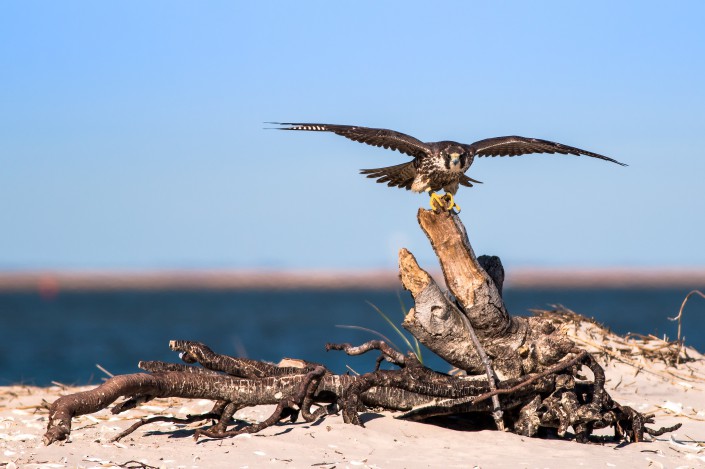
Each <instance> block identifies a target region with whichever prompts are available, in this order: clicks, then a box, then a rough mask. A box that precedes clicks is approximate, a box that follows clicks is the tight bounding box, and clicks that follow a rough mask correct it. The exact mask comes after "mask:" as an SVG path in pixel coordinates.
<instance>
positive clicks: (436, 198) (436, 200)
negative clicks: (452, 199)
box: [428, 190, 446, 210]
mask: <svg viewBox="0 0 705 469" xmlns="http://www.w3.org/2000/svg"><path fill="white" fill-rule="evenodd" d="M428 195H430V196H431V201H430V204H431V208H432V209H433V210H439V209H440V210H446V202H445V199H444V198H443V197H441V196H440V195H438V194H436V193H435V192H433V191H431V190H429V191H428Z"/></svg>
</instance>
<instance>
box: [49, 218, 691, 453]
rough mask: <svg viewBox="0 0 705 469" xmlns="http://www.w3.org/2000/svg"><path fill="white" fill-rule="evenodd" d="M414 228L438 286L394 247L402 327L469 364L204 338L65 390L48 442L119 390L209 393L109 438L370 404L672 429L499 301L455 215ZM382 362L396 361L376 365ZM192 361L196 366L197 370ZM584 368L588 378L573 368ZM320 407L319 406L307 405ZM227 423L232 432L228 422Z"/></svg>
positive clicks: (531, 424)
mask: <svg viewBox="0 0 705 469" xmlns="http://www.w3.org/2000/svg"><path fill="white" fill-rule="evenodd" d="M418 221H419V225H420V226H421V228H422V229H423V231H424V232H425V233H426V235H427V236H428V238H429V240H430V242H431V245H432V246H433V249H434V251H435V253H436V255H437V257H438V259H439V261H440V264H441V268H442V270H443V275H444V277H445V283H446V285H447V286H448V288H449V290H450V292H444V291H443V290H442V289H441V288H440V286H439V285H437V284H436V282H435V281H434V280H433V278H432V277H431V276H430V275H429V274H428V273H427V272H425V271H424V270H423V269H421V267H419V265H418V263H417V262H416V259H415V258H414V256H413V255H412V254H411V253H410V252H409V251H407V250H406V249H402V250H401V251H400V253H399V272H400V276H401V281H402V285H403V286H404V288H406V289H407V290H409V291H410V292H411V294H412V296H413V297H414V301H415V305H414V308H412V309H411V310H410V311H409V313H408V314H407V315H406V317H405V319H404V323H403V326H404V327H405V328H406V329H407V330H408V331H409V332H411V333H412V334H413V335H414V336H415V337H416V338H417V339H418V340H419V341H420V342H422V343H423V344H425V345H426V346H427V347H428V348H429V349H431V350H432V351H433V352H435V353H436V354H437V355H439V356H440V357H442V358H443V359H445V360H446V361H447V362H448V363H449V364H451V365H453V366H455V367H457V368H459V369H461V370H464V371H465V374H464V375H449V374H445V373H440V372H437V371H434V370H431V369H429V368H426V367H424V366H423V365H422V364H421V363H420V362H419V361H418V360H417V358H416V356H415V355H414V354H413V353H407V354H406V355H405V354H403V353H400V352H398V351H396V350H394V349H392V348H391V347H389V346H388V345H387V344H385V343H384V342H381V341H370V342H368V343H365V344H362V345H360V346H358V347H354V346H352V345H350V344H328V345H327V346H326V347H327V349H328V350H342V351H344V352H345V353H347V354H350V355H359V354H362V353H366V352H369V351H372V350H376V351H379V352H380V353H381V355H380V357H379V358H378V359H377V362H376V363H377V366H376V367H375V369H374V371H371V372H369V373H366V374H364V375H361V376H351V375H347V374H346V375H337V374H333V373H331V372H330V371H328V370H327V369H326V368H325V367H323V366H321V365H317V364H314V363H308V362H305V361H303V360H302V361H300V362H298V363H296V366H286V367H284V366H282V367H280V366H276V365H273V364H270V363H264V362H259V361H255V360H248V359H243V358H235V357H229V356H225V355H219V354H216V353H214V352H213V351H211V350H210V349H209V348H208V347H206V346H205V345H203V344H199V343H195V342H188V341H172V342H171V343H170V347H171V349H172V350H174V351H178V352H181V359H182V360H183V361H184V362H186V363H187V365H184V364H169V363H162V362H140V368H142V369H144V370H146V371H147V372H148V373H137V374H131V375H122V376H116V377H114V378H111V379H109V380H107V381H106V382H105V383H104V384H102V385H100V386H98V387H97V388H95V389H92V390H89V391H85V392H81V393H77V394H73V395H69V396H65V397H62V398H60V399H58V400H57V401H55V402H54V403H53V404H52V405H51V408H50V415H49V423H48V425H47V432H46V434H45V436H44V442H45V444H51V443H53V442H55V441H59V440H64V439H66V438H67V437H68V436H69V434H70V432H71V420H72V418H73V417H75V416H77V415H82V414H87V413H92V412H96V411H98V410H101V409H104V408H106V407H108V406H109V405H110V404H112V403H113V402H115V401H116V400H117V399H118V398H119V397H121V396H125V397H126V398H127V399H126V400H125V401H123V402H121V403H119V404H117V405H116V406H114V407H113V409H112V411H113V412H114V413H118V412H122V411H124V410H127V409H130V408H134V407H135V406H137V405H139V404H141V403H143V402H146V401H148V400H150V399H153V398H155V397H186V398H199V399H203V398H205V399H211V400H213V401H214V406H213V409H212V410H211V411H210V412H208V413H206V414H202V415H195V416H188V417H186V418H185V419H179V418H172V417H160V416H158V417H154V418H151V419H146V420H141V421H139V422H137V423H135V424H134V425H133V426H132V427H130V428H128V429H127V430H125V431H123V432H122V433H120V434H119V435H117V436H116V439H119V438H122V437H123V436H125V435H127V434H129V433H131V432H132V431H134V430H135V429H137V428H139V427H140V426H142V425H145V424H148V423H150V422H155V421H173V422H196V421H209V420H213V419H215V420H217V423H215V424H214V425H212V426H210V427H207V426H206V427H204V428H202V429H200V430H197V431H196V432H195V434H194V436H195V437H196V438H198V437H201V436H205V437H210V438H222V437H228V436H233V435H237V434H240V433H245V432H247V433H252V432H257V431H260V430H262V429H263V428H266V427H268V426H270V425H274V424H276V423H277V422H279V421H281V420H283V419H285V418H290V419H291V420H292V421H295V420H296V419H297V418H298V416H299V415H301V416H302V417H303V418H304V420H306V421H309V422H310V421H313V420H316V419H319V418H323V417H324V416H325V415H327V414H329V413H333V412H338V411H342V414H343V418H344V420H345V421H346V422H349V423H354V424H358V425H361V422H360V419H359V417H358V412H359V411H361V410H364V409H366V408H379V409H384V410H388V411H401V412H402V413H401V414H400V415H399V416H400V417H401V418H408V419H414V420H424V419H427V418H429V417H434V416H441V415H452V414H468V413H470V415H478V416H481V415H483V414H484V415H491V416H492V417H493V418H494V421H495V425H496V427H497V428H498V429H504V428H507V429H509V430H511V431H514V432H516V433H519V434H522V435H527V436H534V435H537V434H538V433H539V431H540V430H541V429H554V430H555V431H557V433H558V435H560V436H563V435H566V433H567V431H568V429H569V428H572V429H573V432H574V434H575V438H576V440H577V441H579V442H586V441H588V438H589V437H590V435H591V434H592V432H593V430H594V429H598V428H604V427H612V428H614V431H615V438H616V439H625V438H626V439H628V440H630V441H640V440H641V439H642V438H643V435H644V433H649V434H652V435H659V434H661V433H664V432H666V431H671V430H673V429H675V428H678V427H679V426H680V425H678V426H675V427H671V428H661V429H659V430H652V429H650V428H648V427H646V426H645V425H646V424H647V423H652V421H653V419H652V416H648V415H642V414H640V413H638V412H636V411H634V410H633V409H631V408H629V407H625V406H620V405H619V404H617V403H616V402H614V401H613V400H612V399H611V398H610V396H609V395H608V394H607V392H606V391H605V389H604V382H605V377H604V372H603V370H602V368H601V367H600V366H599V364H597V362H596V361H595V360H594V359H593V358H592V356H591V355H590V354H589V353H587V352H586V351H584V350H580V349H579V348H577V347H576V346H575V344H574V343H573V342H572V341H571V340H570V339H569V338H568V337H567V336H565V335H564V334H563V333H561V332H559V331H558V330H556V329H555V327H554V326H553V325H552V324H551V323H550V322H549V321H546V320H542V319H540V318H537V317H533V318H522V317H513V316H511V315H510V314H509V312H508V311H507V309H506V307H505V305H504V302H503V300H502V282H503V280H504V270H503V268H502V264H501V262H500V260H499V258H497V257H487V256H481V257H480V258H479V259H478V258H477V257H476V256H475V253H474V252H473V250H472V247H471V245H470V242H469V240H468V237H467V233H466V231H465V227H464V226H463V224H462V223H461V221H460V219H459V218H458V216H457V215H456V214H454V213H449V212H440V213H438V212H433V211H430V210H419V212H418ZM383 360H386V361H388V362H390V363H392V364H394V365H396V366H397V369H394V370H380V369H379V364H380V362H381V361H383ZM194 363H198V364H200V366H193V365H192V364H194ZM583 366H585V367H587V368H588V369H590V370H591V372H592V375H593V378H592V380H591V381H589V380H586V379H584V378H582V377H581V376H580V375H579V374H578V371H579V370H580V368H581V367H583ZM261 404H275V405H276V409H275V411H274V412H273V414H272V415H271V416H270V417H269V418H268V419H266V420H265V421H264V422H261V423H259V424H256V425H251V426H240V425H237V424H235V427H233V425H234V422H233V420H232V416H233V414H234V413H235V412H236V411H237V410H239V409H242V408H244V407H247V406H254V405H261ZM314 407H316V408H317V409H316V410H313V408H314ZM230 427H233V428H230Z"/></svg>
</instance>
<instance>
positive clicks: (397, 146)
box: [271, 122, 431, 158]
mask: <svg viewBox="0 0 705 469" xmlns="http://www.w3.org/2000/svg"><path fill="white" fill-rule="evenodd" d="M271 124H278V125H286V126H289V127H282V128H281V130H309V131H314V132H333V133H335V134H338V135H342V136H343V137H345V138H349V139H350V140H354V141H356V142H361V143H366V144H368V145H374V146H376V147H383V148H391V149H392V150H398V151H400V152H402V153H405V154H407V155H409V156H413V157H419V158H423V157H424V156H426V155H428V154H429V153H430V151H431V149H430V148H429V146H428V145H426V144H425V143H423V142H422V141H420V140H418V139H416V138H414V137H412V136H411V135H406V134H403V133H401V132H395V131H394V130H388V129H373V128H370V127H358V126H353V125H334V124H302V123H291V122H271Z"/></svg>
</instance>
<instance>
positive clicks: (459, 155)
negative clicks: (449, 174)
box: [441, 144, 467, 171]
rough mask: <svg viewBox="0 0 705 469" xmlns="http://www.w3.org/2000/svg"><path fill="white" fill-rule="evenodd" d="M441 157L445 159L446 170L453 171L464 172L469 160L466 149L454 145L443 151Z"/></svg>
mask: <svg viewBox="0 0 705 469" xmlns="http://www.w3.org/2000/svg"><path fill="white" fill-rule="evenodd" d="M441 157H443V161H444V163H445V166H446V168H447V169H449V170H451V171H462V170H463V167H464V166H465V161H466V159H467V155H466V151H465V149H464V148H463V147H461V146H458V145H454V144H450V145H448V146H446V147H445V148H444V149H443V150H441Z"/></svg>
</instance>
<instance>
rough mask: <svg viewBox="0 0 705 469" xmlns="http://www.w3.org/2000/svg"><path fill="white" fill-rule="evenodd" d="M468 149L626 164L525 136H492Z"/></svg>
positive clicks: (478, 153)
mask: <svg viewBox="0 0 705 469" xmlns="http://www.w3.org/2000/svg"><path fill="white" fill-rule="evenodd" d="M468 151H470V152H471V154H473V155H476V156H517V155H526V154H528V153H561V154H563V155H585V156H591V157H593V158H599V159H601V160H606V161H611V162H612V163H617V164H619V165H622V166H627V165H626V164H624V163H620V162H619V161H617V160H613V159H612V158H609V157H607V156H604V155H600V154H597V153H593V152H591V151H586V150H581V149H580V148H575V147H570V146H568V145H562V144H560V143H556V142H549V141H548V140H541V139H538V138H526V137H516V136H512V137H494V138H487V139H485V140H480V141H477V142H475V143H473V144H472V145H469V146H468Z"/></svg>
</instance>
